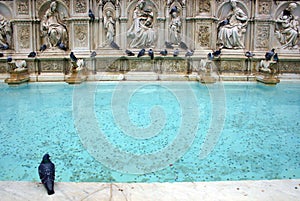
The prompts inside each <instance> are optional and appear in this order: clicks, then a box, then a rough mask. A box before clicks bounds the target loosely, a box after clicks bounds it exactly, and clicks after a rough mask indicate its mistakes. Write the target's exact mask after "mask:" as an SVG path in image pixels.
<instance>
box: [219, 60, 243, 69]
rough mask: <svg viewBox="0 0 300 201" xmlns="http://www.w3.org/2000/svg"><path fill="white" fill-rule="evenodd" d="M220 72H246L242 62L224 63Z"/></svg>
mask: <svg viewBox="0 0 300 201" xmlns="http://www.w3.org/2000/svg"><path fill="white" fill-rule="evenodd" d="M220 70H221V71H223V72H237V71H242V70H244V66H243V62H242V61H222V62H221V66H220Z"/></svg>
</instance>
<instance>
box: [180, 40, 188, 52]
mask: <svg viewBox="0 0 300 201" xmlns="http://www.w3.org/2000/svg"><path fill="white" fill-rule="evenodd" d="M179 47H180V48H181V49H184V50H187V49H189V48H188V46H187V45H186V44H185V43H184V42H182V41H181V42H180V43H179Z"/></svg>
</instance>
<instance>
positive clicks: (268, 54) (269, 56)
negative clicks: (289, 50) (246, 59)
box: [265, 48, 275, 61]
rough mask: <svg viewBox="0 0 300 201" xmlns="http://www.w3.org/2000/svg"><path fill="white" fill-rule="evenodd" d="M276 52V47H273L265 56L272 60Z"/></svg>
mask: <svg viewBox="0 0 300 201" xmlns="http://www.w3.org/2000/svg"><path fill="white" fill-rule="evenodd" d="M274 54H275V49H274V48H273V49H272V50H271V51H269V52H266V54H265V58H266V60H267V61H270V60H271V59H272V57H273V56H274Z"/></svg>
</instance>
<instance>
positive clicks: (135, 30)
mask: <svg viewBox="0 0 300 201" xmlns="http://www.w3.org/2000/svg"><path fill="white" fill-rule="evenodd" d="M127 36H128V37H129V38H132V41H131V43H130V44H129V46H130V47H131V48H142V47H150V46H151V45H153V44H154V42H155V40H156V35H155V31H154V30H153V12H152V9H151V8H150V7H148V8H146V2H145V1H144V0H140V1H139V2H138V3H137V6H136V7H135V9H134V11H133V24H132V25H131V27H130V28H129V30H128V32H127Z"/></svg>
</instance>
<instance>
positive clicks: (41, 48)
mask: <svg viewBox="0 0 300 201" xmlns="http://www.w3.org/2000/svg"><path fill="white" fill-rule="evenodd" d="M46 49H47V45H46V44H44V45H42V46H41V47H40V51H41V52H44V51H45V50H46Z"/></svg>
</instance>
